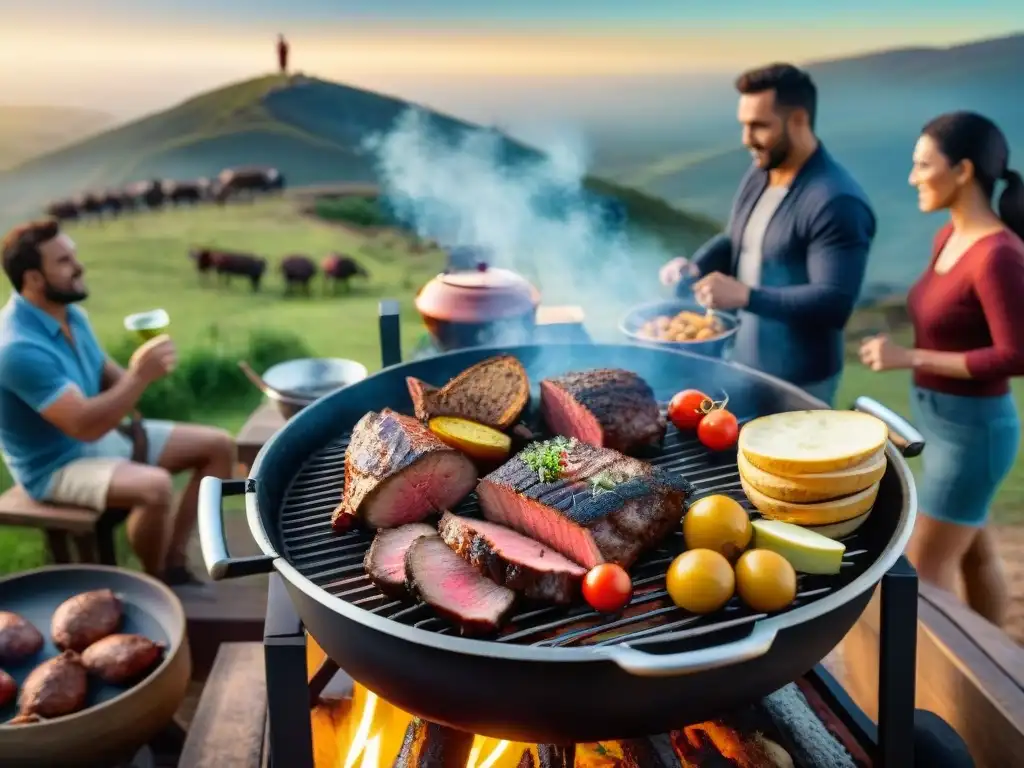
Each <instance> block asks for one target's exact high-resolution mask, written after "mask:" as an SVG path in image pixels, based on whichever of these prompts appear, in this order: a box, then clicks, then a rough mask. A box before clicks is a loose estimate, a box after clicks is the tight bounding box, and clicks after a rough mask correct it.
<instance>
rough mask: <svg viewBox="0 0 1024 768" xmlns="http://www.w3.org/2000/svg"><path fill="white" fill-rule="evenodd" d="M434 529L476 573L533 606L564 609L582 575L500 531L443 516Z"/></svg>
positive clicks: (502, 528)
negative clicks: (541, 604) (534, 603)
mask: <svg viewBox="0 0 1024 768" xmlns="http://www.w3.org/2000/svg"><path fill="white" fill-rule="evenodd" d="M437 527H438V530H439V531H440V533H441V538H442V539H444V542H445V544H447V545H448V546H449V547H451V548H452V549H453V550H454V551H455V552H456V553H458V554H459V555H460V556H461V557H462V558H463V559H464V560H466V561H467V562H468V563H470V564H471V565H472V566H473V567H474V568H476V569H477V570H478V571H480V573H482V574H483V575H484V576H486V577H487V578H489V579H491V581H494V582H495V583H497V584H502V585H504V586H506V587H508V588H509V589H513V590H515V591H516V592H521V593H522V594H523V595H525V596H526V597H528V598H531V599H534V600H546V601H550V602H553V603H561V604H565V603H570V602H572V600H573V599H574V598H575V597H576V596H577V595H578V594H579V592H580V583H581V582H582V580H583V577H584V576H585V575H586V574H587V569H586V568H583V567H581V566H579V565H577V564H576V563H574V562H573V561H572V560H569V559H568V558H566V557H563V556H562V555H560V554H558V553H557V552H555V551H554V550H553V549H551V548H549V547H546V546H544V545H543V544H541V543H539V542H537V541H534V540H533V539H530V538H527V537H526V536H523V535H522V534H520V533H517V532H516V531H513V530H512V529H511V528H506V527H505V526H503V525H498V524H496V523H491V522H487V521H486V520H473V519H470V518H468V517H460V516H459V515H453V514H452V513H451V512H445V513H444V516H443V517H442V518H441V522H440V523H438V526H437Z"/></svg>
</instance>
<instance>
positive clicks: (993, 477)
mask: <svg viewBox="0 0 1024 768" xmlns="http://www.w3.org/2000/svg"><path fill="white" fill-rule="evenodd" d="M1009 155H1010V152H1009V147H1008V145H1007V142H1006V138H1005V136H1003V134H1002V132H1001V131H1000V130H999V129H998V128H997V127H996V126H995V124H994V123H992V121H991V120H988V119H987V118H985V117H982V116H981V115H977V114H974V113H971V112H953V113H950V114H946V115H942V116H941V117H937V118H935V119H934V120H932V121H931V122H930V123H928V124H927V125H926V126H925V127H924V130H923V131H922V132H921V137H920V138H919V139H918V141H917V145H916V147H915V148H914V164H913V170H912V171H911V173H910V184H911V186H913V187H916V188H917V195H918V206H919V207H920V209H921V210H922V211H924V212H925V213H931V212H933V211H939V210H948V211H949V219H950V220H949V223H948V224H946V225H945V226H944V227H942V229H940V230H939V233H938V235H936V237H935V242H934V245H933V247H932V258H931V261H930V263H929V264H928V268H927V269H926V270H925V271H924V273H923V274H922V275H921V277H920V278H919V279H918V281H917V282H916V283H915V284H914V286H913V287H912V288H911V289H910V293H909V294H908V296H907V310H908V312H909V314H910V318H911V322H912V324H913V327H914V346H913V348H910V349H908V348H906V347H902V346H900V345H899V344H896V343H895V342H893V341H892V340H891V339H889V338H888V337H886V336H884V335H883V336H875V337H873V338H870V339H867V340H865V341H864V343H863V345H862V346H861V349H860V359H861V360H862V361H863V362H864V364H865V365H867V366H868V367H870V368H871V370H873V371H891V370H900V369H910V370H911V371H913V377H914V383H913V389H912V392H911V400H910V404H911V410H912V415H913V419H914V423H915V426H916V427H918V428H919V429H920V431H921V432H922V434H923V435H924V437H925V446H926V447H925V450H924V453H923V454H922V458H923V463H924V475H923V477H921V479H920V481H919V482H918V483H917V493H918V497H919V499H920V507H921V515H919V516H918V518H917V524H916V526H915V528H914V533H913V537H912V538H911V540H910V545H909V547H908V549H907V554H908V556H909V557H910V559H911V561H912V562H913V563H914V565H915V567H916V568H917V570H918V573H920V575H921V577H922V578H923V579H926V580H927V581H929V582H931V583H933V584H935V585H937V586H939V587H942V588H943V589H946V590H949V591H951V592H955V591H956V589H957V585H958V581H959V580H960V578H961V577H962V578H963V584H964V588H965V589H964V591H965V594H966V597H967V602H968V603H969V604H970V606H971V607H972V608H973V609H974V610H976V611H977V612H978V613H980V614H981V615H982V616H984V617H985V618H987V619H989V620H990V621H992V622H993V623H995V624H1001V623H1002V622H1003V620H1004V618H1005V616H1006V608H1007V590H1006V582H1005V579H1004V577H1003V573H1002V570H1001V568H1000V562H999V555H998V552H997V551H996V544H995V539H994V537H993V535H992V532H991V531H989V530H988V529H987V528H986V527H985V521H986V520H987V518H988V513H989V507H990V505H991V504H992V499H993V497H994V496H995V493H996V490H997V489H998V487H999V484H1000V483H1001V482H1002V481H1003V478H1005V477H1006V474H1007V473H1008V472H1009V471H1010V469H1011V467H1013V464H1014V461H1015V459H1016V457H1017V449H1018V446H1019V444H1020V422H1019V421H1018V418H1017V409H1016V406H1015V404H1014V400H1013V395H1012V394H1011V392H1010V378H1011V377H1013V376H1020V375H1022V374H1024V242H1022V241H1021V239H1022V238H1024V182H1022V180H1021V177H1020V174H1018V173H1016V172H1015V171H1012V170H1010V167H1009V162H1008V161H1009ZM1000 182H1004V183H1005V185H1006V186H1005V188H1004V189H1003V191H1002V194H1001V195H1000V196H999V212H998V214H997V213H996V211H994V210H993V209H992V199H993V196H994V193H995V188H996V185H997V184H999V183H1000Z"/></svg>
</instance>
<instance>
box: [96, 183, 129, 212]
mask: <svg viewBox="0 0 1024 768" xmlns="http://www.w3.org/2000/svg"><path fill="white" fill-rule="evenodd" d="M124 208H125V200H124V195H123V194H122V193H121V192H120V191H118V190H116V189H108V190H107V191H106V192H104V193H103V194H102V195H101V196H100V211H101V212H102V213H106V214H110V215H111V216H113V217H114V218H117V217H118V216H120V215H121V212H122V211H123V210H124Z"/></svg>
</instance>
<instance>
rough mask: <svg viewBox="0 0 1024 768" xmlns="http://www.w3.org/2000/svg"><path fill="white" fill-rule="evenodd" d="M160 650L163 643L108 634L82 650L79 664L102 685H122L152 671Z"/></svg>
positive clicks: (137, 636) (145, 638)
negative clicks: (103, 683) (100, 681)
mask: <svg viewBox="0 0 1024 768" xmlns="http://www.w3.org/2000/svg"><path fill="white" fill-rule="evenodd" d="M163 651H164V644H163V643H154V642H153V641H152V640H150V639H149V638H148V637H144V636H142V635H107V636H106V637H104V638H103V639H102V640H98V641H96V642H95V643H93V644H92V645H90V646H89V647H88V648H86V649H85V652H84V653H83V654H82V664H84V665H85V668H86V670H88V671H89V672H90V673H91V674H93V675H95V676H96V677H98V678H99V679H100V680H102V681H103V682H105V683H110V684H111V685H124V684H125V683H129V682H131V681H132V680H135V679H136V678H138V677H140V676H141V675H143V674H144V673H146V672H148V671H149V670H151V669H152V668H153V666H154V665H155V664H156V663H157V661H159V660H160V657H161V656H162V655H163Z"/></svg>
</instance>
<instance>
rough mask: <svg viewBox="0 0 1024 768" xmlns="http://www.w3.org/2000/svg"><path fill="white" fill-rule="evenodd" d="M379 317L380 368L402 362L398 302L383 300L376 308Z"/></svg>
mask: <svg viewBox="0 0 1024 768" xmlns="http://www.w3.org/2000/svg"><path fill="white" fill-rule="evenodd" d="M377 312H378V314H379V315H380V356H381V364H382V367H384V368H388V367H389V366H392V365H397V364H398V363H400V362H402V334H401V327H400V326H399V323H398V302H397V301H395V300H394V299H384V300H383V301H381V302H380V304H379V306H378V307H377Z"/></svg>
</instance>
